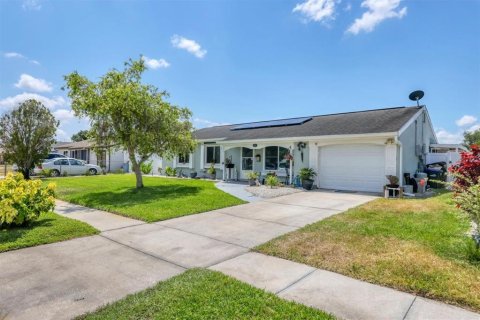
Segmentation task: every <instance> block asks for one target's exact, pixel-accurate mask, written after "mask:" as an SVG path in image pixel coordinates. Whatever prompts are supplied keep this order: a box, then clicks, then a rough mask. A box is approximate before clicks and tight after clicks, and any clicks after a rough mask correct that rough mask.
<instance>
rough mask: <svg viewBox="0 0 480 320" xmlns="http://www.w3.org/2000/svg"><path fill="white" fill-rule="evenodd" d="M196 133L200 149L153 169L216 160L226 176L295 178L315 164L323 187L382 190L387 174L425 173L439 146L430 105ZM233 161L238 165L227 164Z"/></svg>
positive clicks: (188, 167) (199, 167)
mask: <svg viewBox="0 0 480 320" xmlns="http://www.w3.org/2000/svg"><path fill="white" fill-rule="evenodd" d="M195 138H196V139H197V141H198V145H197V147H196V149H195V151H194V152H193V153H191V154H189V155H186V156H180V157H175V159H172V160H165V159H160V158H154V159H153V162H154V167H155V169H154V171H156V170H157V168H158V167H160V168H163V169H165V168H166V166H171V167H175V168H179V169H181V170H182V172H184V173H189V172H191V171H196V172H197V173H198V174H199V175H200V176H204V175H205V170H206V169H208V168H209V167H210V165H211V163H213V164H214V166H215V168H216V169H217V178H219V179H220V178H222V179H228V178H233V179H236V178H238V179H247V174H248V173H249V172H251V171H255V172H259V173H261V174H262V175H265V174H266V173H268V172H276V173H277V174H278V175H279V176H284V177H285V178H286V180H289V181H290V182H291V181H292V179H294V178H295V176H296V175H297V174H298V171H299V170H300V169H301V168H304V167H311V168H313V169H314V170H315V171H316V172H317V173H318V175H317V177H316V178H315V184H316V185H317V186H318V187H319V188H326V189H338V190H357V191H372V192H381V191H382V189H383V186H384V185H385V184H386V183H387V180H386V177H385V176H386V175H396V176H398V177H400V178H401V179H400V180H401V183H402V184H404V181H403V175H404V173H409V174H410V175H412V176H413V174H414V173H415V172H416V171H417V170H420V171H422V170H423V168H424V166H425V160H426V155H427V154H428V153H429V150H430V145H431V144H438V141H437V137H436V136H435V132H434V130H433V127H432V123H431V121H430V117H429V115H428V111H427V108H426V107H425V106H419V107H417V106H415V107H399V108H388V109H377V110H367V111H358V112H347V113H338V114H329V115H320V116H311V117H302V118H293V119H284V120H272V121H261V122H254V123H245V124H234V125H224V126H216V127H211V128H204V129H200V130H197V131H196V132H195ZM287 155H291V156H292V157H293V161H290V160H288V158H289V156H287ZM226 159H229V160H230V161H231V162H232V163H233V164H234V168H233V169H230V170H229V169H225V168H224V167H225V162H226Z"/></svg>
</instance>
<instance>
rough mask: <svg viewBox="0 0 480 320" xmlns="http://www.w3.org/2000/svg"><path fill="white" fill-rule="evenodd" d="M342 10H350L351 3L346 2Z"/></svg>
mask: <svg viewBox="0 0 480 320" xmlns="http://www.w3.org/2000/svg"><path fill="white" fill-rule="evenodd" d="M343 10H345V11H350V10H352V4H351V3H347V5H346V6H345V7H344V8H343Z"/></svg>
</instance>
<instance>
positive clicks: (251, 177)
mask: <svg viewBox="0 0 480 320" xmlns="http://www.w3.org/2000/svg"><path fill="white" fill-rule="evenodd" d="M258 176H259V174H258V172H255V171H252V172H249V173H248V174H247V178H248V184H249V185H250V186H255V185H257V179H258Z"/></svg>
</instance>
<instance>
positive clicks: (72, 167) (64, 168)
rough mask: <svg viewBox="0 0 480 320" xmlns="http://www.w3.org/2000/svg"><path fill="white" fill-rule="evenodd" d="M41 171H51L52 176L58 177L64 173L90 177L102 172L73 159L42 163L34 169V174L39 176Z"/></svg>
mask: <svg viewBox="0 0 480 320" xmlns="http://www.w3.org/2000/svg"><path fill="white" fill-rule="evenodd" d="M43 169H50V170H52V176H53V177H58V176H61V175H63V174H64V172H66V174H67V175H69V176H75V175H84V174H86V173H87V172H88V173H89V174H91V175H95V174H97V173H101V172H102V168H100V167H99V166H97V165H95V164H86V163H85V162H84V161H82V160H77V159H73V158H57V159H52V160H49V161H47V162H44V163H42V164H41V165H40V166H37V167H35V170H34V171H35V173H36V174H39V173H41V171H42V170H43Z"/></svg>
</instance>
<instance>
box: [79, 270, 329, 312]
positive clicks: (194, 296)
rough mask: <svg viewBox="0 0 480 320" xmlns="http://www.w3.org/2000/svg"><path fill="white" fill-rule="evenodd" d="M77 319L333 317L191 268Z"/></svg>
mask: <svg viewBox="0 0 480 320" xmlns="http://www.w3.org/2000/svg"><path fill="white" fill-rule="evenodd" d="M79 319H102V320H103V319H334V318H333V317H332V316H330V315H327V314H326V313H323V312H321V311H318V310H315V309H312V308H309V307H306V306H303V305H300V304H297V303H294V302H289V301H286V300H283V299H280V298H279V297H277V296H275V295H274V294H272V293H267V292H265V291H263V290H260V289H256V288H254V287H252V286H250V285H248V284H245V283H243V282H240V281H237V280H235V279H233V278H231V277H228V276H225V275H223V274H221V273H219V272H215V271H209V270H205V269H192V270H189V271H187V272H185V273H183V274H181V275H179V276H176V277H174V278H171V279H169V280H167V281H165V282H160V283H159V284H157V285H156V286H155V287H153V288H150V289H147V290H145V291H142V292H140V293H137V294H133V295H129V296H127V297H126V298H124V299H122V300H119V301H117V302H114V303H112V304H110V305H107V306H105V307H103V308H101V309H99V310H97V311H96V312H94V313H90V314H86V315H83V316H81V317H79Z"/></svg>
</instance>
